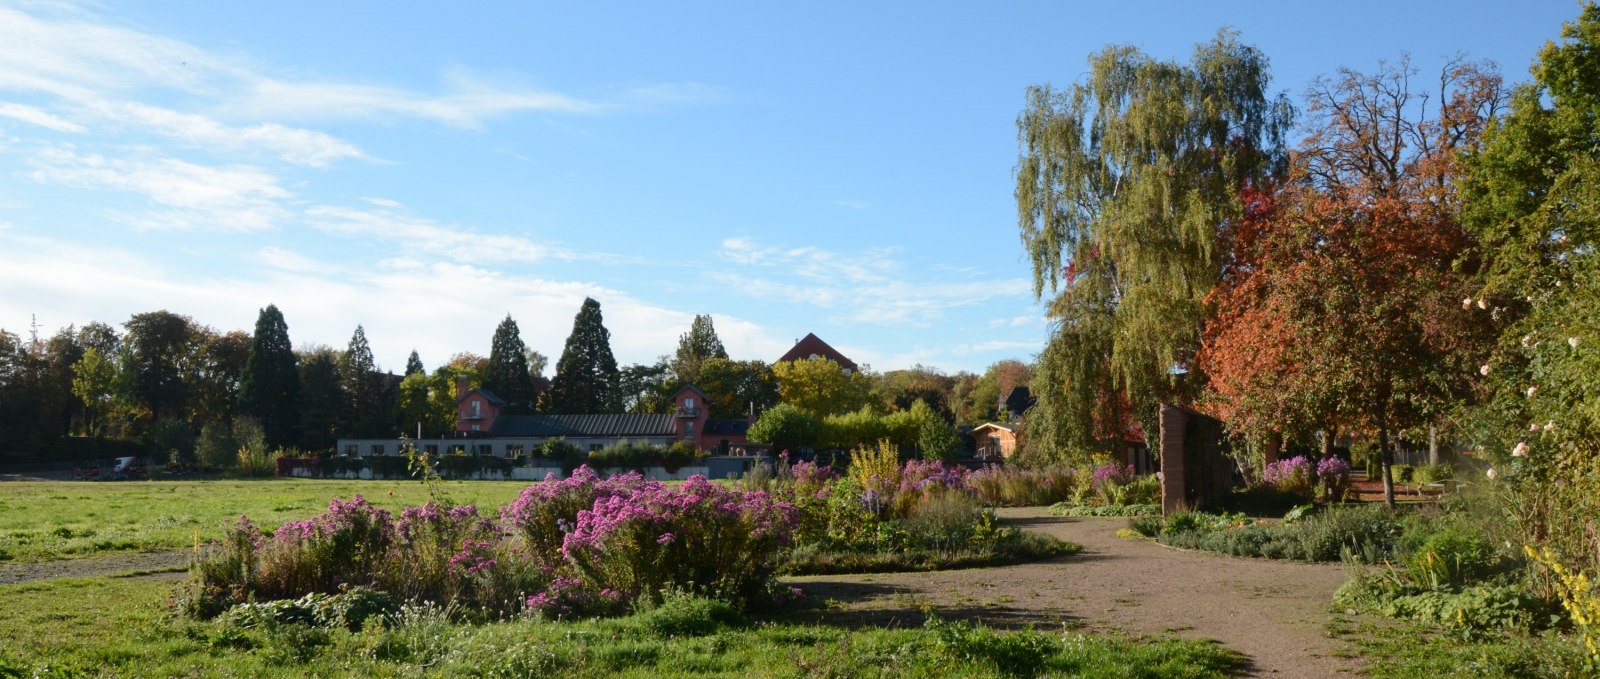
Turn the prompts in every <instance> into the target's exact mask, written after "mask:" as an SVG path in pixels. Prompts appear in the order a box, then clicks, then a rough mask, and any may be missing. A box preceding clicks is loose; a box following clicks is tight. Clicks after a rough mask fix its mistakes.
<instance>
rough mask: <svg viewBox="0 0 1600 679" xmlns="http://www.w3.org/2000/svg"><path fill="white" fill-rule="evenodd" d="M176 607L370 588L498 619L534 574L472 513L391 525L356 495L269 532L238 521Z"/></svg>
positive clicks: (441, 509)
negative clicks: (182, 602)
mask: <svg viewBox="0 0 1600 679" xmlns="http://www.w3.org/2000/svg"><path fill="white" fill-rule="evenodd" d="M194 572H195V582H194V583H192V587H191V589H192V590H194V591H193V592H191V594H190V595H189V596H188V597H186V600H185V602H184V604H185V607H186V608H187V609H188V610H189V611H190V612H191V613H194V614H197V615H200V616H202V617H207V616H210V615H214V614H216V613H219V612H221V610H222V609H224V608H226V607H227V606H229V605H232V604H234V603H240V602H244V601H247V600H251V599H254V600H259V601H271V600H279V599H295V598H299V597H303V596H305V595H307V594H336V593H339V592H341V591H344V590H346V589H348V588H351V587H371V588H374V589H377V590H380V591H382V592H384V593H386V594H388V595H390V596H392V597H394V598H395V599H396V600H400V601H431V602H436V603H441V604H457V605H460V606H462V607H463V608H464V609H470V610H472V611H476V612H480V613H484V614H493V615H501V614H506V613H510V612H514V610H515V609H516V608H517V607H518V606H520V600H519V597H518V594H517V593H518V592H522V591H529V590H531V589H536V588H538V587H540V586H542V583H543V580H544V579H547V577H542V574H541V573H540V572H539V571H537V570H536V569H532V568H529V567H527V564H526V561H525V560H521V561H519V560H518V559H517V558H515V555H512V554H510V553H509V552H508V550H507V548H506V545H505V544H504V541H503V540H502V539H501V530H500V528H499V526H497V525H495V523H494V522H493V521H491V520H489V519H486V518H482V517H480V516H479V515H478V510H477V508H476V507H474V506H471V505H468V506H465V507H447V506H442V505H439V504H436V503H432V502H430V503H428V504H426V505H422V506H420V507H409V508H407V509H406V510H405V511H404V512H402V514H401V516H400V519H399V520H398V521H396V520H395V519H394V516H393V515H392V514H390V513H389V512H387V511H385V510H382V509H379V508H377V507H374V506H372V505H371V504H370V503H368V502H367V501H366V500H365V499H364V498H362V497H361V496H359V495H358V496H356V498H355V499H354V500H351V501H350V502H342V501H340V500H338V499H334V500H333V501H332V502H331V503H330V504H329V507H328V511H327V512H324V513H323V514H320V515H318V516H315V517H312V518H310V519H307V520H304V521H291V522H289V523H285V524H283V525H282V526H279V527H278V529H277V530H276V531H272V532H270V533H268V532H266V531H263V530H261V529H260V528H257V527H256V526H255V524H253V523H251V522H250V520H249V518H247V517H239V520H238V521H236V522H235V523H234V525H233V526H232V527H230V528H229V530H228V531H227V532H226V533H225V535H224V538H223V540H222V542H221V543H220V544H219V545H217V546H214V547H212V548H211V549H210V550H209V552H208V553H207V554H205V555H204V556H203V557H202V558H201V559H199V560H198V562H197V563H196V565H195V569H194Z"/></svg>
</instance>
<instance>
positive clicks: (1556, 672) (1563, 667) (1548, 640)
mask: <svg viewBox="0 0 1600 679" xmlns="http://www.w3.org/2000/svg"><path fill="white" fill-rule="evenodd" d="M1327 627H1328V631H1329V633H1330V634H1331V635H1333V636H1335V637H1337V638H1339V639H1341V640H1343V641H1344V642H1346V643H1347V644H1349V647H1350V648H1349V650H1347V651H1346V653H1348V654H1351V655H1359V656H1361V657H1362V658H1365V659H1366V665H1367V675H1368V676H1370V677H1373V679H1439V678H1440V677H1467V676H1470V677H1504V678H1506V679H1512V678H1515V679H1555V678H1557V677H1580V676H1585V675H1584V674H1583V669H1582V666H1583V657H1582V649H1581V648H1580V647H1579V645H1578V644H1576V643H1573V642H1572V640H1571V639H1566V638H1562V637H1561V636H1560V635H1559V634H1558V633H1556V632H1554V631H1549V632H1545V633H1543V634H1539V635H1513V636H1496V637H1490V638H1483V639H1474V640H1471V641H1467V640H1463V639H1461V638H1460V637H1459V636H1456V635H1451V634H1446V633H1444V632H1442V631H1441V630H1439V629H1438V628H1437V627H1433V626H1430V625H1424V624H1418V623H1412V622H1406V621H1392V620H1384V619H1375V618H1372V617H1371V616H1365V615H1356V616H1352V615H1348V614H1345V615H1335V616H1334V617H1333V618H1332V619H1331V620H1330V621H1329V622H1328V624H1327Z"/></svg>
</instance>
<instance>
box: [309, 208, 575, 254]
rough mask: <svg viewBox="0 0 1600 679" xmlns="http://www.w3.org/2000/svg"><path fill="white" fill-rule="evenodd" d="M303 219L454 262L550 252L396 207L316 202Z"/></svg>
mask: <svg viewBox="0 0 1600 679" xmlns="http://www.w3.org/2000/svg"><path fill="white" fill-rule="evenodd" d="M369 202H370V201H369ZM391 202H392V201H391ZM306 218H307V220H308V221H309V222H310V224H311V226H313V227H314V228H316V229H318V230H321V231H323V232H326V233H333V234H339V235H344V236H360V237H363V238H376V239H382V240H388V241H395V242H398V243H399V244H400V245H401V247H403V248H404V249H405V250H407V251H408V252H426V253H432V254H436V255H443V256H445V257H448V258H450V259H453V260H455V261H458V262H496V263H505V262H534V261H538V260H541V259H544V258H546V257H549V256H551V254H552V251H551V249H550V248H548V247H546V246H544V245H541V244H539V243H535V242H533V241H531V240H528V239H526V238H519V237H517V236H506V235H500V234H486V233H476V232H473V231H468V230H465V229H456V228H447V227H444V226H440V225H439V224H437V223H435V222H433V221H431V220H428V219H424V218H421V217H416V216H413V215H409V214H406V213H404V212H402V211H400V210H399V209H392V208H380V209H376V210H358V209H354V208H345V207H333V206H327V205H318V206H314V207H311V208H309V209H307V210H306Z"/></svg>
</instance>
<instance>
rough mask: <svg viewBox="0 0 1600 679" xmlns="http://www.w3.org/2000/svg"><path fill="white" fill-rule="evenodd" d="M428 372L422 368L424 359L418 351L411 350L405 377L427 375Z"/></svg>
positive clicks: (407, 359)
mask: <svg viewBox="0 0 1600 679" xmlns="http://www.w3.org/2000/svg"><path fill="white" fill-rule="evenodd" d="M427 372H428V371H427V370H426V369H425V368H423V367H422V357H421V356H418V355H417V350H416V349H412V350H411V356H410V357H408V358H406V374H405V377H410V376H412V375H416V374H418V373H427Z"/></svg>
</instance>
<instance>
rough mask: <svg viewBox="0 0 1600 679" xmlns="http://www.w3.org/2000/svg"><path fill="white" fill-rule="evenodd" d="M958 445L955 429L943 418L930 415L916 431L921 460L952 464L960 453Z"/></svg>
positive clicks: (933, 414)
mask: <svg viewBox="0 0 1600 679" xmlns="http://www.w3.org/2000/svg"><path fill="white" fill-rule="evenodd" d="M917 403H922V401H917ZM960 445H961V442H960V440H959V439H957V438H956V430H955V428H954V427H952V426H950V423H949V422H946V421H945V419H944V417H943V416H941V415H939V414H938V413H930V415H929V416H928V417H925V418H923V420H922V426H921V427H920V429H919V430H918V431H917V447H918V448H921V449H922V459H924V460H942V461H944V462H953V461H955V459H956V457H957V454H958V453H959V452H960V449H959V446H960Z"/></svg>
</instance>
